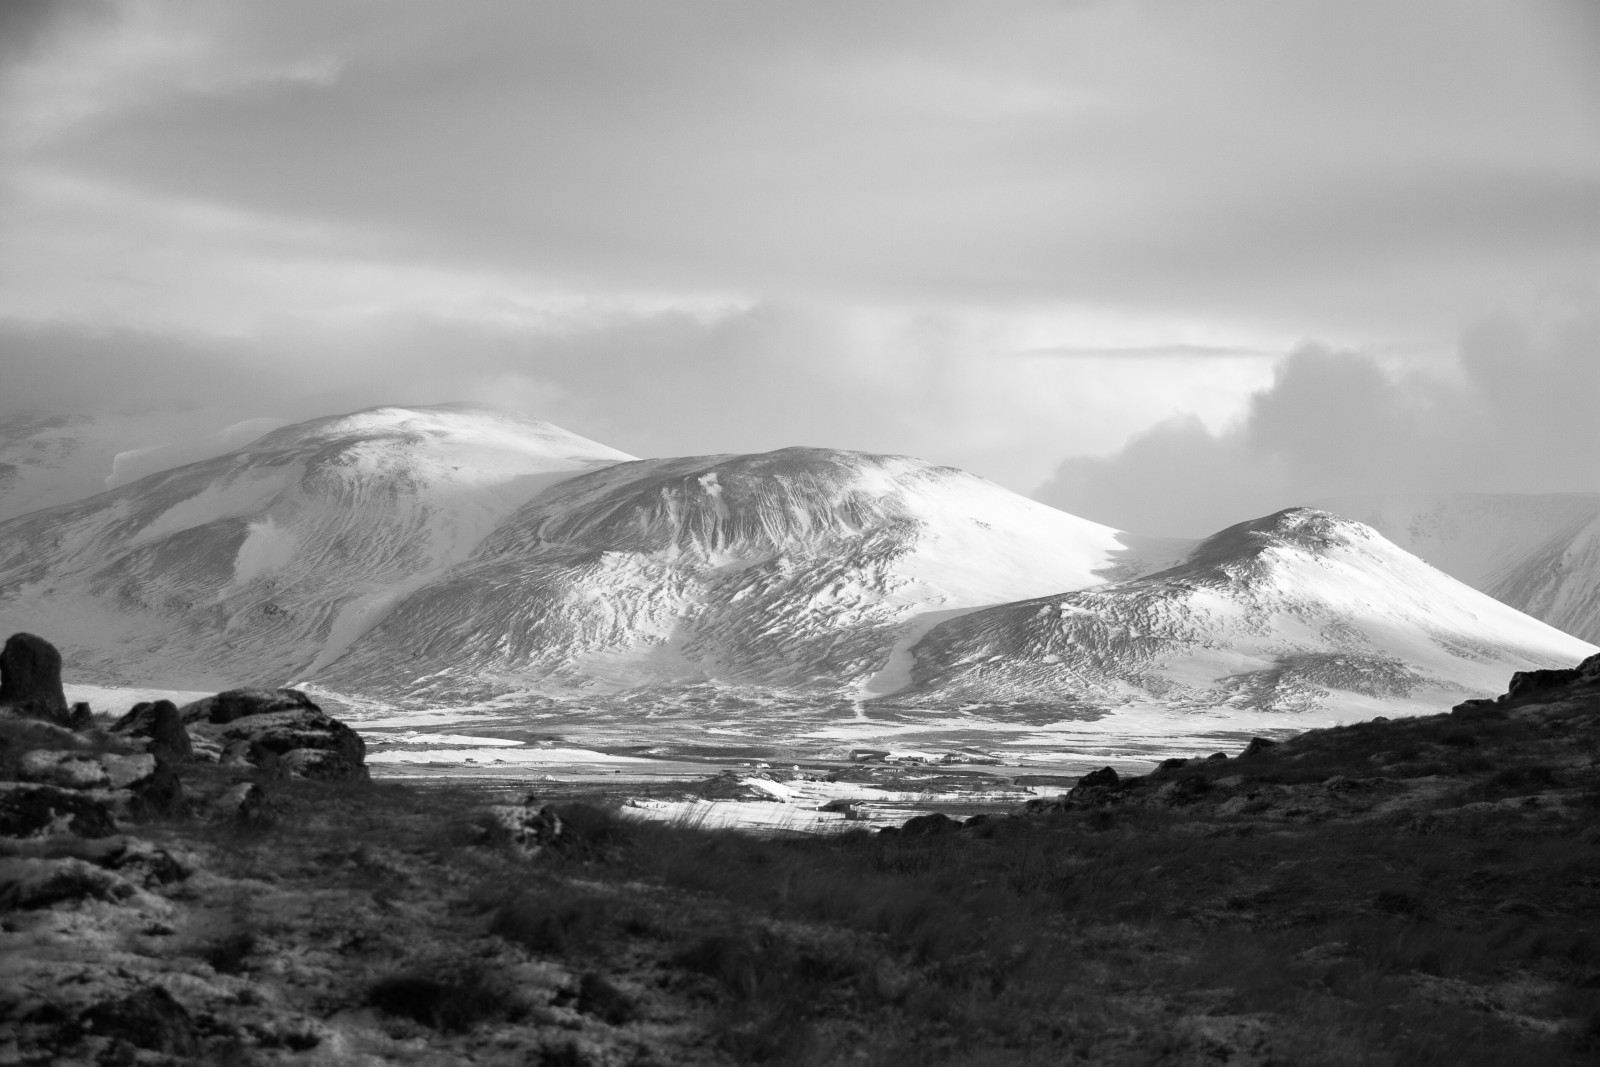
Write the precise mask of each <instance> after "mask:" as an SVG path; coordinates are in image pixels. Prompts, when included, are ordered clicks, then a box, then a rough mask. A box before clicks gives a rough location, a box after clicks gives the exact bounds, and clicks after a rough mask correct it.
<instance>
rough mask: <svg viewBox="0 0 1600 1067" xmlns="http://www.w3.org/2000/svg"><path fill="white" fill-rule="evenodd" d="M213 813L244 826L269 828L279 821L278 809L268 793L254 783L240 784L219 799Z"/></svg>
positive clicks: (212, 806) (213, 806)
mask: <svg viewBox="0 0 1600 1067" xmlns="http://www.w3.org/2000/svg"><path fill="white" fill-rule="evenodd" d="M211 808H212V812H213V814H215V815H220V816H223V817H225V818H230V819H232V820H233V821H234V822H237V823H240V824H242V825H244V826H252V827H257V828H262V827H268V826H271V825H272V824H273V823H275V822H276V821H277V819H278V808H277V805H276V804H274V803H273V801H272V798H271V797H270V796H269V795H268V794H267V791H266V790H265V789H263V788H261V786H259V785H257V784H256V783H254V782H240V783H239V784H237V785H235V786H234V787H233V788H232V789H229V790H228V791H227V792H226V793H223V794H222V795H221V796H220V797H218V798H217V799H216V800H215V801H214V802H213V803H212V805H211Z"/></svg>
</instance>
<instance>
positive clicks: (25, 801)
mask: <svg viewBox="0 0 1600 1067" xmlns="http://www.w3.org/2000/svg"><path fill="white" fill-rule="evenodd" d="M63 831H65V832H67V833H71V834H76V835H77V836H78V837H110V836H111V835H112V834H114V833H116V832H117V826H116V823H115V822H114V821H113V820H112V817H111V810H110V809H109V808H108V807H107V806H106V805H105V803H104V802H102V801H100V800H98V799H96V798H95V797H92V796H88V795H86V794H84V793H82V792H79V791H78V790H76V789H62V788H60V787H58V786H53V785H37V784H32V783H24V782H0V837H39V836H43V835H45V834H52V833H60V832H63Z"/></svg>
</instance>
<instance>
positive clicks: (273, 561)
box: [233, 515, 296, 586]
mask: <svg viewBox="0 0 1600 1067" xmlns="http://www.w3.org/2000/svg"><path fill="white" fill-rule="evenodd" d="M295 541H296V539H295V535H294V531H293V530H287V529H284V528H283V527H281V526H279V525H278V524H277V523H275V522H273V521H272V516H271V515H268V516H267V517H266V518H264V519H262V520H261V521H260V522H252V523H251V524H250V532H249V533H247V534H246V535H245V539H244V541H243V542H242V543H241V544H240V545H239V556H238V558H237V559H235V560H234V563H233V584H234V585H235V586H240V585H247V584H249V583H250V582H253V581H255V580H256V579H257V578H263V577H265V576H267V575H269V574H275V573H276V572H278V571H281V570H283V569H284V568H285V567H287V566H288V565H289V564H290V563H292V562H293V561H294V552H295Z"/></svg>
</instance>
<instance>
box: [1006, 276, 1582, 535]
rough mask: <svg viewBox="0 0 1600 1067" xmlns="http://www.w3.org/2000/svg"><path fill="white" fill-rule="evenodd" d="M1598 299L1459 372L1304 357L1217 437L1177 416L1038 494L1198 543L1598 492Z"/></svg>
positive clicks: (1485, 347)
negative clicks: (1272, 515) (1384, 512)
mask: <svg viewBox="0 0 1600 1067" xmlns="http://www.w3.org/2000/svg"><path fill="white" fill-rule="evenodd" d="M1597 392H1600V299H1594V298H1586V297H1573V298H1569V299H1566V300H1563V301H1560V302H1555V303H1552V304H1550V305H1548V306H1546V307H1545V308H1543V309H1542V310H1541V311H1540V312H1539V313H1538V314H1536V315H1530V316H1522V317H1512V316H1498V317H1494V318H1488V319H1484V320H1481V321H1480V322H1478V323H1477V324H1476V325H1474V326H1473V327H1472V328H1470V329H1469V330H1467V331H1466V332H1465V333H1464V335H1463V337H1462V339H1461V343H1460V347H1459V355H1458V360H1457V364H1456V366H1455V367H1454V368H1453V373H1450V374H1441V373H1422V372H1418V371H1411V372H1396V371H1394V370H1392V369H1387V368H1385V367H1384V366H1383V365H1381V364H1380V362H1379V361H1378V360H1377V359H1376V358H1374V356H1372V355H1371V354H1368V353H1363V352H1354V351H1339V350H1334V349H1330V348H1326V347H1317V346H1308V347H1304V348H1302V349H1300V350H1298V351H1296V352H1294V353H1293V354H1291V355H1290V356H1289V357H1287V358H1286V359H1285V360H1284V361H1283V362H1282V363H1281V364H1280V365H1279V367H1278V368H1277V371H1276V376H1275V378H1274V380H1273V382H1272V384H1271V385H1270V386H1269V387H1268V388H1266V389H1262V390H1260V391H1258V392H1256V393H1255V394H1254V395H1253V396H1252V397H1251V400H1250V403H1249V406H1248V409H1247V411H1246V413H1245V415H1244V417H1243V418H1242V419H1241V420H1240V421H1238V422H1237V423H1235V424H1234V425H1232V426H1230V427H1228V428H1226V429H1223V430H1221V431H1220V432H1213V431H1211V430H1208V429H1207V428H1206V427H1205V426H1203V425H1202V424H1201V423H1200V422H1199V421H1198V420H1196V419H1194V418H1189V417H1179V418H1174V419H1171V420H1167V421H1164V422H1162V423H1160V424H1159V425H1157V426H1155V427H1153V428H1151V429H1149V430H1147V431H1146V432H1144V433H1142V434H1140V435H1138V436H1137V437H1135V438H1134V439H1133V440H1132V441H1130V442H1129V443H1128V444H1127V445H1126V446H1125V447H1123V448H1122V449H1121V450H1120V451H1118V452H1116V453H1114V454H1112V455H1109V456H1102V457H1095V456H1077V457H1074V458H1071V459H1068V460H1066V461H1064V462H1063V463H1062V464H1061V465H1060V466H1059V467H1058V468H1057V470H1056V473H1055V475H1054V477H1053V478H1051V479H1050V481H1049V482H1047V483H1046V484H1045V485H1044V486H1042V487H1041V488H1040V489H1039V490H1038V491H1037V493H1036V494H1035V495H1036V496H1037V497H1038V498H1039V499H1041V500H1044V501H1045V502H1047V503H1050V504H1053V505H1055V506H1057V507H1060V508H1063V509H1065V510H1067V511H1071V512H1074V513H1076V514H1080V515H1084V516H1086V517H1088V518H1093V519H1097V520H1099V521H1102V522H1106V523H1109V524H1111V525H1115V526H1119V527H1122V528H1124V529H1133V530H1138V531H1142V532H1150V533H1169V534H1184V535H1190V536H1196V535H1201V534H1205V533H1209V532H1211V531H1213V530H1216V529H1218V528H1220V527H1222V526H1224V525H1227V524H1229V523H1233V522H1238V521H1240V520H1242V519H1245V518H1248V517H1252V516H1255V515H1259V514H1265V513H1268V512H1271V511H1274V510H1277V509H1279V508H1283V507H1289V506H1292V505H1296V504H1304V503H1308V502H1312V501H1315V500H1318V499H1321V498H1326V497H1331V496H1340V495H1346V494H1367V493H1390V492H1451V491H1459V492H1563V491H1567V492H1593V491H1596V490H1600V469H1597V467H1596V462H1595V460H1596V457H1597V456H1600V421H1597V420H1595V419H1594V418H1593V417H1592V414H1591V409H1592V399H1593V397H1594V396H1595V395H1597Z"/></svg>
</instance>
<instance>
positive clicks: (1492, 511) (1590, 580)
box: [1323, 493, 1600, 642]
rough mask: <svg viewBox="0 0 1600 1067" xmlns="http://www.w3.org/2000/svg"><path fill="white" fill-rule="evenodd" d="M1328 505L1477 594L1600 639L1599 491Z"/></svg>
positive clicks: (1366, 500) (1370, 500)
mask: <svg viewBox="0 0 1600 1067" xmlns="http://www.w3.org/2000/svg"><path fill="white" fill-rule="evenodd" d="M1323 506H1325V507H1327V508H1328V509H1329V510H1331V511H1336V512H1338V513H1339V514H1341V515H1348V516H1349V517H1351V518H1353V519H1357V520H1359V521H1361V522H1364V523H1366V524H1367V525H1369V526H1371V527H1373V528H1374V529H1376V530H1377V531H1378V532H1380V533H1382V534H1383V535H1384V536H1385V537H1387V538H1389V540H1391V541H1393V542H1394V543H1395V544H1397V545H1399V546H1401V547H1402V548H1404V549H1406V550H1408V551H1410V552H1414V553H1416V554H1417V555H1418V556H1421V557H1422V558H1423V559H1425V560H1427V561H1428V562H1430V563H1432V564H1433V565H1434V566H1436V567H1438V568H1439V569H1440V570H1442V571H1444V572H1445V573H1447V574H1449V575H1451V576H1453V577H1455V578H1459V579H1460V580H1461V581H1463V582H1466V583H1467V584H1468V585H1470V586H1472V587H1473V588H1474V589H1481V590H1482V591H1483V592H1485V593H1488V594H1489V595H1490V596H1492V597H1494V598H1495V599H1497V600H1501V601H1504V602H1505V603H1507V604H1510V605H1511V606H1512V607H1514V608H1516V609H1518V610H1519V611H1525V612H1527V613H1528V614H1529V615H1532V616H1533V617H1534V618H1537V619H1542V620H1543V621H1545V622H1547V623H1549V624H1550V625H1552V626H1555V627H1557V628H1558V629H1562V630H1565V631H1567V632H1568V633H1570V634H1574V635H1576V636H1578V637H1581V638H1583V639H1584V640H1585V641H1593V642H1600V493H1539V494H1531V493H1530V494H1519V493H1440V494H1412V495H1393V496H1371V497H1342V498H1338V499H1334V500H1330V501H1327V502H1326V503H1325V504H1324V505H1323Z"/></svg>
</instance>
